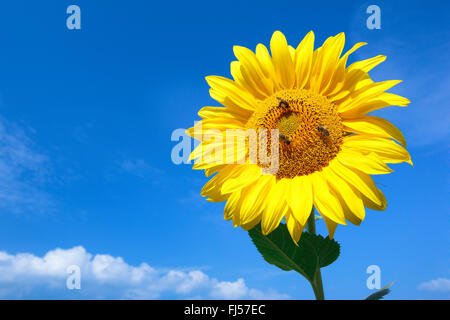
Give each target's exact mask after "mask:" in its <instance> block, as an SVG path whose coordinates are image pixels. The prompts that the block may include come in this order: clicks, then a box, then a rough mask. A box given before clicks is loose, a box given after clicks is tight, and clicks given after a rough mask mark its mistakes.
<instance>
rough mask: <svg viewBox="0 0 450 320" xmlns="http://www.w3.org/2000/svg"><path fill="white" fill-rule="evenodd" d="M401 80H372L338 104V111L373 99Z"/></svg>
mask: <svg viewBox="0 0 450 320" xmlns="http://www.w3.org/2000/svg"><path fill="white" fill-rule="evenodd" d="M400 82H402V81H401V80H388V81H381V82H374V83H372V84H370V85H368V86H365V87H363V88H361V89H359V90H357V91H355V92H353V93H352V94H351V97H350V99H347V100H346V101H344V102H343V103H341V104H339V106H338V110H339V112H344V111H346V110H349V109H351V108H353V107H354V106H356V105H358V104H361V103H363V102H365V101H368V100H370V99H373V98H375V97H377V96H379V95H380V94H382V93H383V92H384V91H386V90H389V89H390V88H392V87H393V86H395V85H397V84H399V83H400Z"/></svg>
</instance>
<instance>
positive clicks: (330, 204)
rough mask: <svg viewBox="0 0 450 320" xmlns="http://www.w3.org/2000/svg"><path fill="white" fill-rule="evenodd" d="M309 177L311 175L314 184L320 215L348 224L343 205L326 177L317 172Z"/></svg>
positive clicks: (316, 204)
mask: <svg viewBox="0 0 450 320" xmlns="http://www.w3.org/2000/svg"><path fill="white" fill-rule="evenodd" d="M308 177H310V179H311V182H312V186H313V200H314V206H315V207H316V209H317V211H319V213H320V215H321V216H322V217H327V218H329V219H330V220H332V221H334V222H336V223H340V224H347V223H346V222H345V216H344V212H343V211H342V206H341V204H340V203H339V200H338V199H337V198H336V196H335V195H334V192H333V191H332V190H331V189H330V187H329V186H328V184H327V181H326V178H325V177H323V175H322V173H321V172H315V173H313V174H311V175H309V176H308Z"/></svg>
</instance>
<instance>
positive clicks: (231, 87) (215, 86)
mask: <svg viewBox="0 0 450 320" xmlns="http://www.w3.org/2000/svg"><path fill="white" fill-rule="evenodd" d="M206 81H207V82H208V84H209V86H210V87H211V89H212V90H213V92H217V93H218V96H222V97H226V98H228V99H229V100H231V101H232V102H233V103H234V104H235V105H236V106H239V107H240V108H243V109H246V110H249V111H254V110H255V105H256V101H255V99H254V98H253V96H252V95H251V94H249V93H247V92H245V91H244V90H242V89H241V88H239V87H238V86H237V85H236V83H235V82H234V81H232V80H230V79H227V78H224V77H219V76H208V77H206ZM210 93H211V91H210ZM211 97H213V95H211ZM213 98H214V97H213ZM221 100H222V99H221ZM219 102H221V101H219ZM221 103H222V102H221ZM224 105H225V106H227V107H229V106H228V105H226V104H224Z"/></svg>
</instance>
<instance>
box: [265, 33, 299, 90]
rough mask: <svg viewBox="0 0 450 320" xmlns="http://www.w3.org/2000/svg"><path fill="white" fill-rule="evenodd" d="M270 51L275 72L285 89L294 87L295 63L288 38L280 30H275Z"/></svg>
mask: <svg viewBox="0 0 450 320" xmlns="http://www.w3.org/2000/svg"><path fill="white" fill-rule="evenodd" d="M270 51H271V52H272V61H273V65H274V67H275V72H276V74H277V77H278V79H279V82H280V84H281V86H282V87H283V88H284V89H292V87H293V86H294V82H295V74H294V63H293V62H292V58H291V54H290V52H289V48H288V44H287V41H286V38H285V37H284V35H283V34H282V33H281V32H280V31H275V32H274V33H273V35H272V39H271V40H270Z"/></svg>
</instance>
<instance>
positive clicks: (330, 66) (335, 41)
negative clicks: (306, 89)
mask: <svg viewBox="0 0 450 320" xmlns="http://www.w3.org/2000/svg"><path fill="white" fill-rule="evenodd" d="M344 44H345V35H344V33H343V32H342V33H340V34H338V35H336V36H335V37H330V38H328V39H327V40H326V41H325V42H324V44H323V46H322V47H321V50H320V52H319V53H318V55H317V63H316V64H315V68H314V69H313V71H312V74H311V83H310V88H311V89H312V90H313V91H314V92H316V93H320V92H322V90H323V89H324V88H326V87H327V86H328V83H329V82H330V80H331V77H332V75H333V73H334V70H335V69H336V66H337V64H338V60H339V57H340V55H341V53H342V49H343V48H344Z"/></svg>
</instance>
